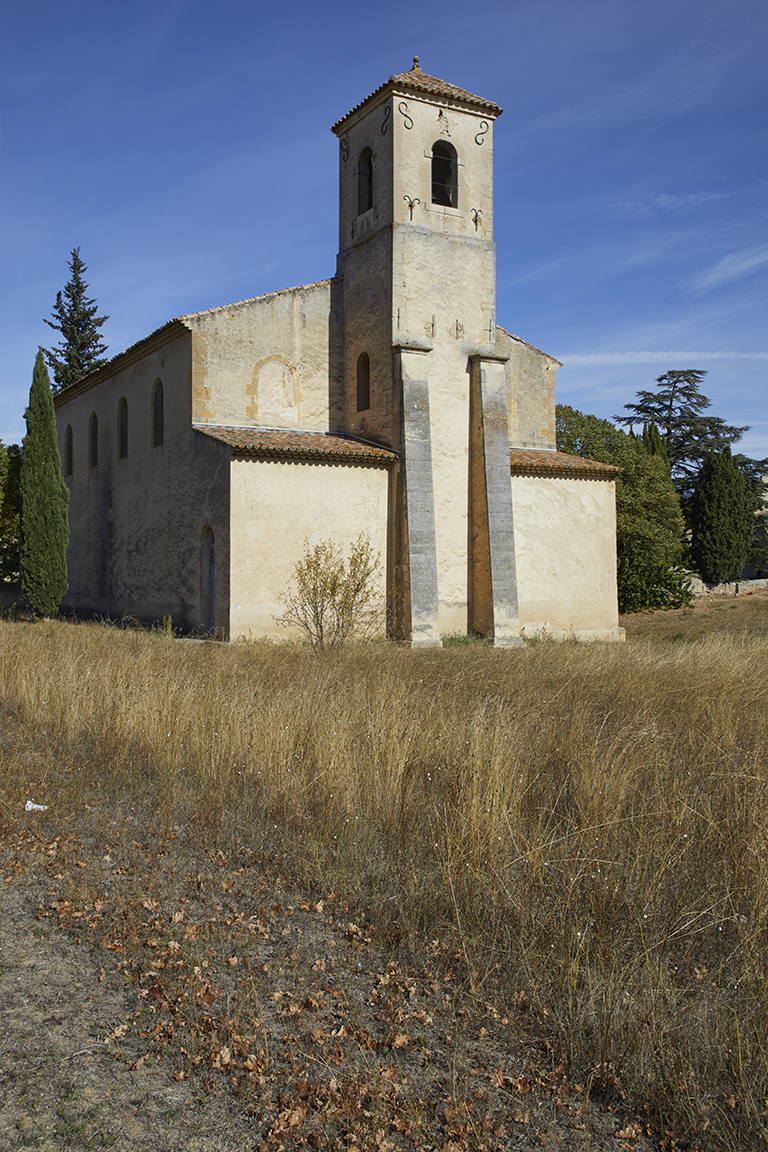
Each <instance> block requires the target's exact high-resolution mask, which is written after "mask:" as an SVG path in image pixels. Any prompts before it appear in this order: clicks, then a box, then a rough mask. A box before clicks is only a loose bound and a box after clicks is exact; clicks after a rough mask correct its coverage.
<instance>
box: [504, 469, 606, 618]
mask: <svg viewBox="0 0 768 1152" xmlns="http://www.w3.org/2000/svg"><path fill="white" fill-rule="evenodd" d="M512 500H513V505H514V519H515V551H516V560H517V586H518V605H519V611H520V624H521V628H522V632H523V635H527V636H531V635H537V634H546V635H549V636H555V637H560V638H563V637H568V636H574V635H575V636H577V637H579V638H582V639H604V640H621V639H623V638H624V630H623V629H622V628H619V627H618V608H617V599H616V497H615V484H614V482H613V481H612V480H592V479H566V478H561V477H547V476H520V475H515V474H514V473H513V475H512Z"/></svg>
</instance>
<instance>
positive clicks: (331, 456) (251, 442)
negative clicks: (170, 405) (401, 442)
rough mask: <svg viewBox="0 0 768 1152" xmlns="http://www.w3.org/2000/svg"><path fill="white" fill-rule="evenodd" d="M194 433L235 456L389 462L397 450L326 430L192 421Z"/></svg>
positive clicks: (393, 459) (395, 458)
mask: <svg viewBox="0 0 768 1152" xmlns="http://www.w3.org/2000/svg"><path fill="white" fill-rule="evenodd" d="M194 428H195V431H196V432H204V433H205V435H206V436H211V437H213V439H214V440H220V441H222V443H224V444H228V445H229V446H230V448H233V449H234V451H235V452H236V453H237V455H247V456H262V457H263V456H268V457H273V458H277V457H292V458H294V459H305V460H306V459H324V460H338V461H344V460H348V461H352V460H358V461H367V462H370V463H377V464H390V463H392V462H393V461H395V460H397V453H395V452H391V451H390V450H389V449H388V448H380V447H378V446H377V445H376V444H368V443H366V442H365V441H364V440H355V439H353V438H352V437H351V436H337V435H334V434H332V433H330V432H297V431H294V430H293V429H277V428H237V427H231V426H229V425H226V426H225V425H221V424H195V425H194Z"/></svg>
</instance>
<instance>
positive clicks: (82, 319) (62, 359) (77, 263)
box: [44, 248, 109, 392]
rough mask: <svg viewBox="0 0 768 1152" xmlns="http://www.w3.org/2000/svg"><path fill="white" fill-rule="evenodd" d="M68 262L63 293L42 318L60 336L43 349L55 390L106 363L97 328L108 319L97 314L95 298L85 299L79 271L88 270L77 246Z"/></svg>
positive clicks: (85, 289)
mask: <svg viewBox="0 0 768 1152" xmlns="http://www.w3.org/2000/svg"><path fill="white" fill-rule="evenodd" d="M68 265H69V270H70V273H71V275H70V278H69V280H68V281H67V283H66V284H65V286H64V292H63V293H61V292H59V293H58V294H57V296H56V303H55V305H54V307H53V312H52V313H51V314H52V316H53V319H52V320H46V321H45V323H46V324H47V325H48V327H49V328H54V329H55V330H56V331H57V332H61V334H62V336H63V337H64V340H63V342H62V343H61V344H60V345H58V347H56V348H51V349H48V348H46V349H44V352H45V358H46V360H47V361H48V367H49V368H50V369H51V371H52V372H53V380H54V391H56V392H58V391H59V390H60V389H61V388H66V387H67V385H68V384H74V383H75V382H76V381H77V380H80V379H81V378H82V377H83V376H87V375H88V373H89V372H93V371H95V369H96V368H100V367H101V366H102V364H106V360H105V359H104V358H103V354H104V352H106V350H107V346H106V344H102V342H101V333H100V332H99V328H101V326H102V324H104V323H105V321H107V320H109V316H97V315H96V312H97V311H98V306H97V304H96V301H95V300H89V299H88V296H87V295H86V293H87V291H88V285H87V284H86V282H85V280H83V273H84V272H87V271H88V269H87V267H86V265H85V264H84V263H83V261H82V260H81V259H80V249H79V248H73V249H72V259H71V260H69V261H68Z"/></svg>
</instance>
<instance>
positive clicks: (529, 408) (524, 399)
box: [496, 328, 560, 449]
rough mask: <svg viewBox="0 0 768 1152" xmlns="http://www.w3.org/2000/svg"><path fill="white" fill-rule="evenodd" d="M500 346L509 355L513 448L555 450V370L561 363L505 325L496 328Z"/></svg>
mask: <svg viewBox="0 0 768 1152" xmlns="http://www.w3.org/2000/svg"><path fill="white" fill-rule="evenodd" d="M496 345H497V348H498V350H499V351H500V352H502V351H503V352H504V353H505V354H506V355H508V356H509V360H508V361H507V369H506V371H507V411H508V413H509V443H510V447H512V448H547V449H554V448H555V447H556V441H557V437H556V431H555V371H556V369H557V368H559V367H560V362H559V361H558V360H555V359H554V357H552V356H549V355H547V353H546V352H540V351H539V349H538V348H534V347H533V345H532V344H527V343H526V342H525V340H521V339H520V337H519V336H512V335H510V333H509V332H507V331H505V329H503V328H497V329H496Z"/></svg>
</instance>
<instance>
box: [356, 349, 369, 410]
mask: <svg viewBox="0 0 768 1152" xmlns="http://www.w3.org/2000/svg"><path fill="white" fill-rule="evenodd" d="M370 406H371V361H370V359H369V357H368V353H367V352H362V353H361V354H360V356H359V358H358V361H357V410H358V412H365V411H366V410H367V409H368V408H370Z"/></svg>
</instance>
